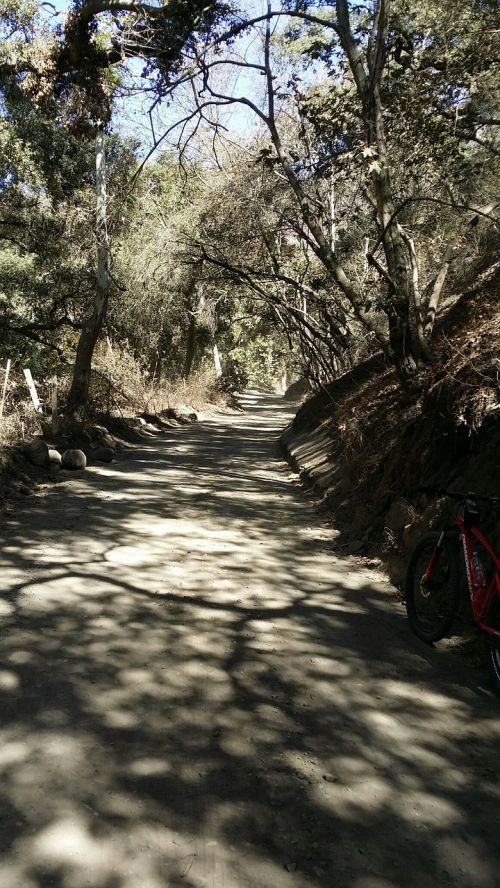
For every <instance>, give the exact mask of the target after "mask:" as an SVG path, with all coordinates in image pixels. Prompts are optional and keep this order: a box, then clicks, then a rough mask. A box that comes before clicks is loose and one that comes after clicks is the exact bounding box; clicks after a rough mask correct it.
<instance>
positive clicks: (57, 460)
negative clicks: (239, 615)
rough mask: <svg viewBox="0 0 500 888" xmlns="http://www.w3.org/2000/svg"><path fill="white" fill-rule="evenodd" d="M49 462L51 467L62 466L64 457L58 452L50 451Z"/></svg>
mask: <svg viewBox="0 0 500 888" xmlns="http://www.w3.org/2000/svg"><path fill="white" fill-rule="evenodd" d="M49 460H50V464H51V466H62V456H61V454H60V453H59V451H58V450H49Z"/></svg>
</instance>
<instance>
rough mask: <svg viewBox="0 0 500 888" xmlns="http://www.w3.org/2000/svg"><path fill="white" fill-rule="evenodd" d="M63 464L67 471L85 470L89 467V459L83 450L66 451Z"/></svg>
mask: <svg viewBox="0 0 500 888" xmlns="http://www.w3.org/2000/svg"><path fill="white" fill-rule="evenodd" d="M62 464H63V466H64V468H65V469H84V468H85V466H86V465H87V457H86V456H85V454H84V452H83V450H65V451H64V453H63V455H62Z"/></svg>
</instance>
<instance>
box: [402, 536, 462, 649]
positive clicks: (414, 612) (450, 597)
mask: <svg viewBox="0 0 500 888" xmlns="http://www.w3.org/2000/svg"><path fill="white" fill-rule="evenodd" d="M438 539H439V534H438V533H429V534H426V535H425V536H424V537H422V539H421V540H420V542H419V543H418V544H417V546H416V548H415V551H414V552H413V555H412V556H411V558H410V561H409V564H408V571H407V574H406V611H407V614H408V621H409V623H410V627H411V629H412V631H413V632H414V633H415V635H417V636H418V637H419V638H421V639H422V641H427V642H429V644H430V643H431V642H433V641H439V639H440V638H444V636H445V635H446V634H447V633H448V632H449V630H450V628H451V624H452V623H453V618H454V616H455V609H456V601H457V559H456V553H455V549H454V546H453V544H452V542H451V540H450V539H448V538H447V537H445V538H444V539H443V540H442V543H441V545H440V547H439V548H438V546H437V543H438ZM431 559H435V561H434V564H433V566H432V569H431V571H430V574H429V577H428V578H427V580H426V579H425V575H426V573H427V572H428V569H429V566H430V564H431Z"/></svg>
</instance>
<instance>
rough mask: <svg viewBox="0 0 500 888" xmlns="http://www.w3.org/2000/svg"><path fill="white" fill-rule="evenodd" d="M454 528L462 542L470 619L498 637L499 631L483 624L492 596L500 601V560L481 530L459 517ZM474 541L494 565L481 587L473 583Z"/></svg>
mask: <svg viewBox="0 0 500 888" xmlns="http://www.w3.org/2000/svg"><path fill="white" fill-rule="evenodd" d="M455 527H456V528H457V530H458V532H459V534H460V538H461V540H462V545H463V550H464V558H465V567H466V571H467V583H468V585H469V593H470V600H471V606H472V617H473V620H474V622H475V623H476V625H477V626H478V627H479V628H480V629H482V631H483V632H487V633H488V634H490V635H499V636H500V630H499V629H495V628H494V627H493V626H490V625H489V624H488V623H486V622H484V621H485V618H486V614H487V611H488V608H489V606H490V603H491V601H492V600H493V596H494V595H495V592H496V594H497V595H498V597H499V599H500V558H499V557H498V555H497V554H496V552H495V550H494V548H493V546H492V545H491V543H490V542H489V540H488V539H487V538H486V537H485V536H484V534H483V533H482V531H481V530H479V528H478V527H475V526H474V525H468V524H466V522H465V521H464V519H463V517H462V516H461V515H457V517H456V518H455ZM474 539H476V540H477V541H478V543H480V545H481V546H482V547H483V549H484V550H485V551H486V552H487V553H488V555H489V557H490V558H491V561H492V563H493V565H494V568H495V572H494V574H493V577H492V579H491V580H490V582H489V583H488V582H485V583H484V584H483V585H481V586H477V585H476V584H475V583H474V581H473V572H472V569H471V561H472V557H473V550H474Z"/></svg>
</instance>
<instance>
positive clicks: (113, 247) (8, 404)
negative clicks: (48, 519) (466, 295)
mask: <svg viewBox="0 0 500 888" xmlns="http://www.w3.org/2000/svg"><path fill="white" fill-rule="evenodd" d="M0 8H1V29H2V30H1V33H2V47H1V49H0V88H1V96H2V99H1V108H0V298H1V301H2V311H1V318H0V360H1V362H2V367H3V368H4V371H5V368H6V367H7V363H8V362H10V363H9V365H8V369H9V377H8V378H7V375H6V373H5V379H4V401H5V404H4V403H2V412H3V414H4V416H3V423H2V436H3V440H4V441H5V440H9V438H12V436H14V437H15V435H16V434H17V435H18V434H19V433H20V428H21V427H22V428H24V427H25V425H24V424H25V423H28V424H29V416H30V415H31V414H30V411H31V407H30V399H29V392H28V389H27V387H26V384H25V380H24V377H23V369H24V368H29V369H30V370H31V373H32V376H33V378H34V379H35V381H36V383H37V385H38V387H39V390H40V392H39V393H40V396H41V398H42V400H47V399H49V397H50V394H49V390H50V386H51V381H53V380H55V379H57V384H58V391H59V398H60V405H61V406H60V409H61V410H63V411H64V416H65V418H66V420H71V421H75V420H77V421H83V420H85V418H86V417H87V416H89V415H91V414H92V412H93V411H95V410H103V409H107V410H108V411H109V410H113V409H116V408H120V409H125V408H127V409H129V408H131V409H142V410H146V409H149V410H155V409H159V406H161V405H164V404H165V403H166V400H165V398H166V394H165V393H166V392H168V391H171V390H172V386H175V384H176V383H177V384H178V383H179V382H183V383H184V384H187V381H189V380H196V381H197V384H201V385H204V386H206V387H207V388H210V387H212V388H213V387H219V388H224V387H225V388H231V387H236V388H237V387H242V386H244V385H245V384H248V383H249V382H250V383H252V384H261V385H266V386H270V387H271V388H275V389H276V388H280V386H281V387H282V388H283V387H286V384H287V382H290V381H292V380H294V379H297V378H299V377H306V378H307V379H308V380H309V381H310V383H311V385H312V387H313V388H315V389H317V390H320V389H321V388H322V387H324V386H325V385H326V384H328V383H330V382H332V381H333V380H335V379H336V378H338V377H340V376H342V374H344V373H345V372H346V371H348V370H350V369H351V368H353V367H355V366H356V365H357V364H360V363H361V362H363V361H365V360H366V359H367V358H370V357H371V356H373V355H375V354H381V355H382V356H383V359H384V361H385V363H386V366H389V367H393V368H394V370H395V373H396V378H397V380H398V385H399V386H400V387H401V388H402V390H404V391H407V392H414V393H415V392H418V386H419V380H422V379H423V380H424V385H425V379H426V376H425V373H426V368H428V367H429V366H432V367H433V368H434V371H433V372H436V370H439V363H440V361H442V350H441V351H440V349H439V348H438V349H436V329H437V326H438V325H437V324H436V319H437V318H439V316H440V312H441V310H442V306H443V305H446V301H447V299H448V298H449V296H450V294H455V295H457V294H458V295H460V294H461V293H463V292H464V290H470V289H471V288H474V285H475V282H476V281H477V280H478V279H481V280H484V279H485V277H486V278H488V276H490V277H491V275H492V274H494V273H495V271H496V264H495V263H496V261H497V260H496V250H497V247H498V228H499V216H498V200H497V195H498V186H499V173H498V157H499V153H500V140H499V136H498V133H499V129H498V126H499V122H500V119H499V112H498V42H499V37H498V35H499V30H498V6H497V3H496V2H495V0H468V2H465V3H463V4H460V5H459V6H457V4H456V3H453V2H451V0H435V2H434V0H415V2H412V3H409V2H408V0H373V2H368V3H366V4H364V3H363V4H362V3H359V2H348V0H325V2H321V0H318V2H308V0H296V2H294V0H287V2H282V3H274V4H273V3H271V2H268V3H266V2H260V0H256V2H244V3H241V4H238V3H223V2H210V3H205V2H166V3H160V4H157V3H152V4H148V3H137V2H132V0H78V2H75V3H74V4H71V3H70V4H68V5H65V4H63V5H62V6H61V5H60V4H58V5H57V6H54V5H53V4H52V3H38V2H35V0H1V7H0ZM422 374H423V375H422ZM497 378H498V372H497ZM410 397H411V395H410ZM414 397H417V395H414ZM492 397H493V396H492ZM167 400H168V398H167ZM493 400H495V397H493ZM31 412H32V411H31ZM9 417H10V420H9ZM20 423H22V426H21V425H20Z"/></svg>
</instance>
